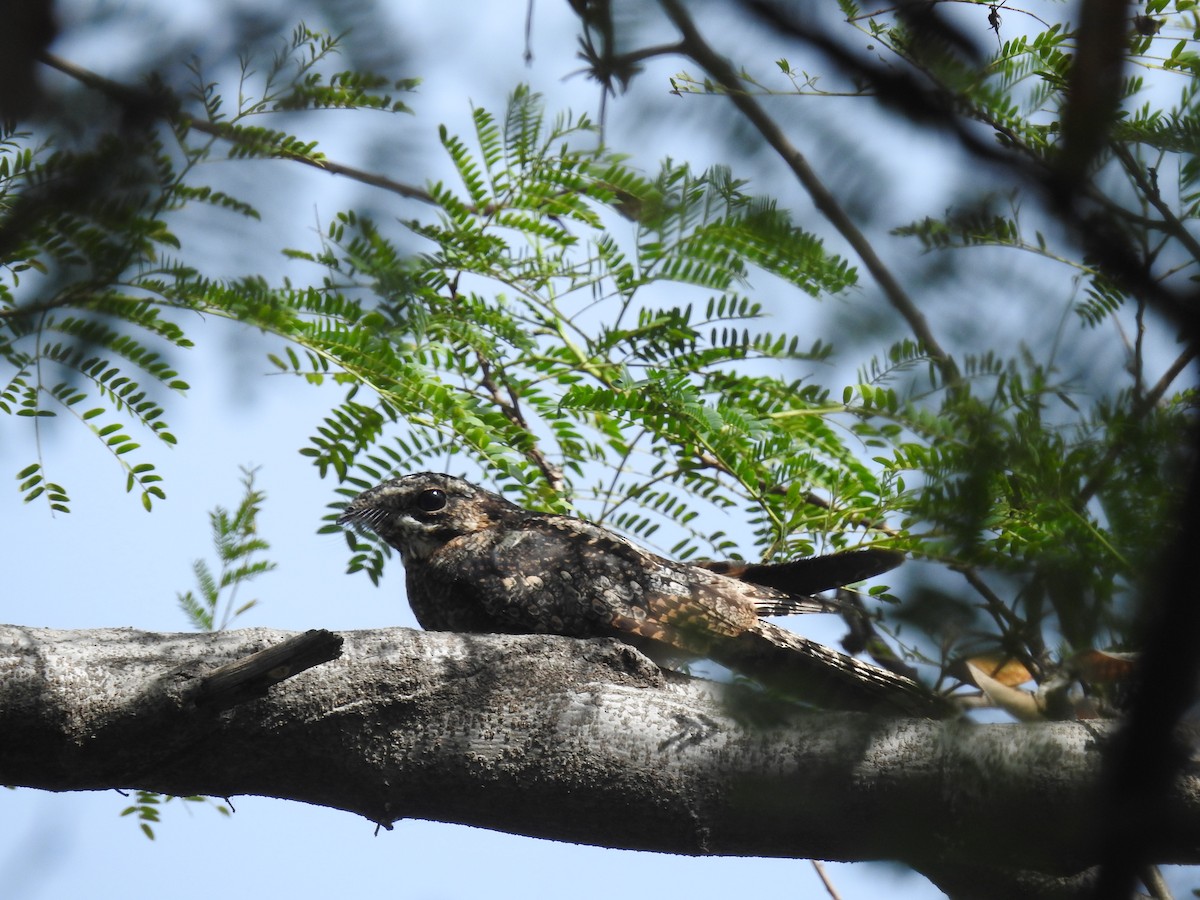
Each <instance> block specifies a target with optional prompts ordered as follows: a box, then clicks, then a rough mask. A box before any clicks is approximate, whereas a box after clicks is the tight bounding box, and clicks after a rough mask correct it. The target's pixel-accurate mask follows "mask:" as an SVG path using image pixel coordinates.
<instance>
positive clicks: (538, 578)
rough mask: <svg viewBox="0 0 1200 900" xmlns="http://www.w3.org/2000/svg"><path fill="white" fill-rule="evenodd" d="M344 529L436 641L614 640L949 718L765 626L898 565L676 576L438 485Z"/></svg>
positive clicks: (432, 482) (858, 556)
mask: <svg viewBox="0 0 1200 900" xmlns="http://www.w3.org/2000/svg"><path fill="white" fill-rule="evenodd" d="M338 521H339V522H340V523H341V524H344V525H353V526H356V527H361V528H367V529H370V530H371V531H374V532H375V533H376V534H377V535H379V537H381V538H382V539H383V540H384V541H386V542H387V543H388V544H390V545H391V546H392V547H395V548H396V549H397V550H399V551H400V554H401V557H402V558H403V560H404V566H405V570H406V573H407V582H408V599H409V603H410V604H411V605H412V608H413V612H414V613H415V614H416V617H417V621H418V622H420V623H421V626H422V627H424V628H426V629H428V630H432V631H462V632H491V633H504V634H528V633H533V634H561V635H566V636H568V637H578V638H594V637H617V638H621V639H623V640H626V641H628V642H630V643H632V644H634V645H635V646H638V647H639V648H641V649H643V650H645V651H647V652H648V653H650V654H652V655H653V656H655V658H658V659H663V658H664V657H669V656H671V655H674V656H676V657H679V656H685V657H706V658H710V659H713V660H715V661H716V662H719V663H722V664H723V665H726V666H728V667H729V668H732V669H734V670H735V671H739V672H742V673H744V674H746V675H749V676H751V677H753V678H756V679H759V680H761V681H763V682H764V683H768V684H771V685H773V686H777V687H781V688H783V689H786V690H788V691H790V692H793V693H795V694H797V695H798V696H802V697H804V698H806V699H809V700H811V701H813V702H816V703H820V704H821V705H827V706H843V707H847V708H853V709H864V710H875V711H889V712H893V713H908V714H917V715H932V714H937V713H938V712H943V711H944V707H942V705H941V703H940V701H939V700H938V699H937V698H935V697H933V696H932V695H930V694H929V693H928V692H927V691H926V690H925V689H924V688H922V687H921V686H920V685H918V684H917V683H915V682H913V681H911V680H910V679H907V678H903V677H901V676H899V675H895V674H893V673H891V672H888V671H885V670H883V669H879V668H876V667H875V666H871V665H867V664H866V663H862V662H859V661H858V660H855V659H853V658H851V657H848V656H846V655H844V654H841V653H838V652H837V651H835V650H832V649H830V648H828V647H824V646H822V645H820V644H817V643H815V642H813V641H809V640H807V639H805V638H802V637H800V636H799V635H796V634H793V633H792V632H789V631H785V630H784V629H781V628H778V627H777V626H775V625H772V624H771V623H769V622H764V621H763V620H762V619H761V618H760V617H761V616H764V615H780V614H787V613H797V612H820V611H825V610H828V609H830V608H831V605H830V604H829V603H828V602H826V601H822V600H820V599H818V598H815V597H812V596H809V594H811V593H815V592H816V591H820V590H824V589H827V588H831V587H837V586H840V585H843V584H846V583H848V582H851V581H857V580H860V579H862V578H866V577H869V576H870V575H874V574H877V573H879V572H883V571H887V570H888V569H891V568H893V567H894V566H896V565H898V564H899V563H900V561H901V559H902V558H901V557H900V556H899V555H898V554H896V553H892V552H889V551H883V550H863V551H858V552H855V553H843V554H834V555H831V556H824V557H814V558H812V559H807V560H797V561H795V562H792V563H784V564H780V565H749V564H745V563H700V564H689V563H680V562H673V561H671V560H668V559H664V558H663V557H660V556H657V555H655V554H653V553H650V552H649V551H647V550H644V549H642V548H641V547H638V546H637V545H635V544H633V543H631V542H630V541H628V540H626V539H625V538H623V537H621V536H619V535H617V534H614V533H613V532H611V531H608V530H607V529H605V528H602V527H600V526H598V525H594V524H592V523H590V522H586V521H584V520H582V519H577V518H574V517H571V516H560V515H547V514H544V513H536V512H531V511H529V510H526V509H522V508H521V507H519V506H516V505H515V504H513V503H510V502H509V501H508V500H505V499H504V498H503V497H501V496H499V495H498V494H494V493H492V492H490V491H486V490H484V489H482V488H479V487H476V486H475V485H473V484H470V483H469V482H467V481H464V480H462V479H461V478H455V477H452V476H450V475H441V474H436V473H430V472H424V473H421V474H416V475H407V476H405V477H403V478H397V479H394V480H392V481H386V482H384V483H383V484H380V485H379V486H377V487H374V488H372V489H370V490H368V491H364V492H363V493H362V494H360V495H359V496H358V497H356V498H355V499H354V500H353V501H351V503H350V504H349V505H348V506H347V507H346V510H345V512H344V513H343V515H342V516H341V518H340V519H339V520H338Z"/></svg>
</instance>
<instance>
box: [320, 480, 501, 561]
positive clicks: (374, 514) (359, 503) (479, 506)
mask: <svg viewBox="0 0 1200 900" xmlns="http://www.w3.org/2000/svg"><path fill="white" fill-rule="evenodd" d="M523 513H524V510H522V509H521V508H520V507H519V506H516V505H515V504H512V503H510V502H508V501H507V500H505V499H504V498H503V497H501V496H500V495H499V494H493V493H492V492H491V491H485V490H484V489H483V488H480V487H476V486H475V485H473V484H471V483H470V482H469V481H463V479H461V478H455V477H454V476H453V475H443V474H440V473H437V472H420V473H418V474H416V475H405V476H404V477H402V478H394V479H392V480H391V481H385V482H383V483H382V484H379V485H376V486H375V487H373V488H371V489H370V490H366V491H363V492H362V493H361V494H359V495H358V496H357V497H355V498H354V499H353V500H351V501H350V503H349V505H347V507H346V509H345V510H344V511H343V512H342V514H341V516H339V517H338V524H339V525H349V526H352V527H354V528H359V529H367V530H370V531H373V532H375V534H377V535H379V537H381V538H382V539H383V540H384V541H386V542H387V543H388V544H390V545H391V546H393V547H395V548H396V549H397V550H399V551H400V555H401V556H402V557H403V558H404V560H405V562H419V561H420V560H423V559H426V558H428V557H429V555H430V554H432V553H433V552H434V551H436V550H438V549H439V548H441V547H443V546H445V545H446V544H447V543H448V542H449V541H452V540H454V538H456V537H460V536H462V535H464V534H472V533H474V532H477V531H483V530H484V529H487V528H494V527H496V526H497V525H500V524H501V523H503V522H506V521H511V520H512V519H513V517H515V516H519V515H522V514H523Z"/></svg>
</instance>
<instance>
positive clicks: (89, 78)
mask: <svg viewBox="0 0 1200 900" xmlns="http://www.w3.org/2000/svg"><path fill="white" fill-rule="evenodd" d="M42 62H44V63H45V64H46V65H48V66H50V67H51V68H52V69H57V70H58V71H60V72H62V73H63V74H64V75H67V76H69V77H71V78H74V79H75V80H76V81H78V82H80V83H81V84H83V85H86V86H87V87H89V88H92V89H93V90H97V91H99V92H100V93H102V94H104V95H105V96H106V97H108V98H110V99H111V100H114V101H115V102H117V103H119V104H120V105H121V106H122V107H124V108H125V109H126V110H127V111H133V113H134V114H135V115H136V116H137V117H145V116H149V117H152V118H155V119H163V120H166V121H169V122H172V123H173V124H175V125H177V126H179V127H182V128H186V129H191V130H193V131H199V132H201V133H202V134H207V135H210V136H211V137H215V138H218V139H220V140H224V141H228V142H229V143H232V144H245V143H247V141H246V140H245V139H243V138H242V137H241V136H240V135H239V133H238V132H237V130H236V129H235V128H234V127H233V126H230V125H221V124H217V123H214V122H210V121H208V120H207V119H200V118H197V117H196V116H193V115H191V114H190V113H186V112H184V111H183V110H181V109H180V108H179V103H178V99H177V98H175V97H173V96H171V95H164V94H155V93H151V92H149V91H145V90H141V89H138V88H132V87H129V86H128V85H125V84H121V83H120V82H118V81H113V80H111V79H109V78H105V77H104V76H102V75H97V74H96V73H95V72H91V71H89V70H87V69H85V68H83V67H82V66H77V65H75V63H72V62H69V61H68V60H65V59H62V58H61V57H58V56H54V55H53V54H51V53H45V54H43V55H42ZM272 156H274V157H275V158H277V159H286V160H289V161H291V162H297V163H301V164H302V165H306V166H311V167H312V168H314V169H320V170H321V171H322V172H328V173H330V174H331V175H342V176H344V177H346V178H350V179H352V180H354V181H358V182H361V183H362V184H367V185H370V186H371V187H377V188H382V189H383V190H385V191H390V192H391V193H393V194H399V195H400V196H401V197H408V198H409V199H412V200H420V201H421V202H422V203H429V204H434V205H436V203H437V201H436V200H434V198H433V196H432V195H431V194H430V193H429V192H428V191H426V190H424V189H423V188H419V187H416V186H414V185H411V184H405V183H404V182H401V181H396V180H394V179H391V178H388V177H386V176H384V175H379V174H377V173H375V172H368V171H366V170H364V169H358V168H355V167H354V166H348V165H345V164H344V163H339V162H335V161H334V160H331V159H315V158H313V157H309V156H302V155H300V154H297V153H288V152H286V151H274V152H273V153H272Z"/></svg>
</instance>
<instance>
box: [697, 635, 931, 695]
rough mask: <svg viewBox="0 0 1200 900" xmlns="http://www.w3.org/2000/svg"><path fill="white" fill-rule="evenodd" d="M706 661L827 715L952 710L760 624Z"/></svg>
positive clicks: (913, 686) (871, 669)
mask: <svg viewBox="0 0 1200 900" xmlns="http://www.w3.org/2000/svg"><path fill="white" fill-rule="evenodd" d="M718 644H719V645H718V646H714V647H712V648H711V650H710V651H709V653H708V655H709V657H711V658H712V659H713V660H714V661H715V662H718V663H720V664H721V665H723V666H728V667H729V668H730V669H733V670H734V671H736V672H740V673H742V674H744V675H748V676H750V677H751V678H754V679H755V680H757V681H759V682H761V683H762V684H764V685H765V686H767V687H770V688H775V689H777V690H780V691H783V692H785V693H787V694H789V695H792V696H795V697H797V698H798V699H801V700H804V701H806V702H809V703H813V704H815V705H817V706H820V707H823V708H826V709H845V710H855V711H858V712H872V713H881V714H885V715H898V716H920V717H923V718H944V717H946V716H948V715H951V714H952V713H953V712H954V706H953V704H952V703H950V701H948V700H946V698H944V697H940V696H938V695H937V694H934V693H933V692H932V691H930V690H929V689H928V688H926V687H925V686H924V685H922V684H920V683H918V682H916V681H913V680H912V679H911V678H905V677H904V676H903V675H897V674H895V673H894V672H889V671H888V670H887V669H881V668H879V667H878V666H873V665H871V664H869V663H865V662H861V661H860V660H857V659H854V658H853V657H851V656H847V655H846V654H844V653H839V652H838V651H837V650H834V649H833V648H831V647H826V646H825V645H824V644H818V643H817V642H816V641H810V640H808V639H807V638H803V637H801V636H800V635H798V634H794V633H792V632H790V631H785V630H784V629H782V628H779V627H777V626H775V625H772V624H771V623H770V622H759V623H758V624H757V625H756V626H755V627H753V628H750V629H747V630H746V631H744V632H742V633H741V634H739V635H737V636H736V637H732V638H725V639H723V640H721V641H720V642H718Z"/></svg>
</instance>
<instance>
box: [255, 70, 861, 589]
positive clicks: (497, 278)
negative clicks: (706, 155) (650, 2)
mask: <svg viewBox="0 0 1200 900" xmlns="http://www.w3.org/2000/svg"><path fill="white" fill-rule="evenodd" d="M474 127H475V134H474V135H473V136H472V138H471V140H469V141H468V140H466V139H463V138H460V137H458V136H455V135H452V134H450V133H448V132H447V131H446V130H445V129H443V130H442V132H441V140H442V144H443V146H444V147H445V149H446V152H447V154H448V155H449V157H450V159H451V161H452V162H453V164H454V167H455V169H456V170H457V173H458V181H459V183H458V184H455V185H452V184H448V183H437V184H433V185H431V186H430V187H429V194H430V196H431V197H433V198H434V200H435V201H436V205H437V211H436V215H435V216H434V217H433V219H432V220H429V219H423V220H422V219H413V220H410V221H408V222H407V223H406V224H407V226H408V228H409V229H410V231H412V232H413V233H415V234H416V235H418V236H419V237H421V238H423V239H424V240H425V242H426V246H425V249H424V250H423V252H421V253H420V254H419V255H418V257H417V258H416V259H405V258H404V257H403V256H402V255H401V254H400V253H399V252H398V251H397V250H396V245H395V238H389V237H388V236H385V234H384V233H383V230H382V229H381V228H380V227H379V226H378V225H377V224H376V223H374V222H370V221H365V220H363V219H361V218H360V217H358V216H356V215H354V214H352V213H343V214H341V215H339V216H338V217H336V219H335V220H334V221H333V222H332V223H331V225H330V226H329V228H328V232H327V236H326V242H325V245H324V246H323V247H321V248H320V250H319V251H315V252H307V253H306V252H304V251H298V250H297V251H292V254H293V255H294V256H299V257H303V258H306V259H309V260H311V261H314V262H319V263H322V264H324V265H326V266H327V267H328V268H329V270H330V274H329V277H328V278H327V280H326V287H325V289H324V290H319V291H314V290H311V289H305V290H302V291H301V290H295V291H290V292H286V293H285V294H284V297H283V300H282V304H281V305H283V306H285V307H287V308H289V309H292V310H295V311H297V312H298V313H299V316H298V318H297V320H296V321H295V322H293V323H292V326H293V327H294V329H295V330H294V331H293V333H292V336H293V339H297V337H298V340H297V343H298V345H299V346H298V347H297V350H296V351H294V352H289V353H287V354H284V355H280V354H276V355H275V356H274V357H273V359H272V361H273V362H274V364H275V365H276V366H277V367H279V369H280V370H282V371H286V372H292V373H295V374H298V375H301V376H303V377H305V378H308V379H309V380H316V381H324V380H329V379H332V380H342V381H349V383H350V384H351V388H350V390H349V396H348V398H347V401H346V402H345V403H344V404H342V405H341V406H340V407H338V408H337V409H336V410H334V411H333V412H332V413H331V414H330V415H329V416H328V417H326V419H325V421H324V422H323V423H322V424H321V426H320V427H319V428H318V430H317V433H316V434H314V436H313V438H312V440H311V442H310V446H309V447H307V448H305V450H304V451H303V452H304V453H306V454H307V455H309V456H310V457H311V458H312V460H313V462H314V464H315V465H316V466H317V467H318V468H319V469H320V470H321V472H322V473H328V472H333V473H335V474H336V475H337V477H338V478H339V480H340V481H341V482H342V483H343V485H342V487H341V488H340V492H341V493H342V494H343V495H345V496H351V495H352V494H353V493H355V492H357V491H358V490H361V489H362V488H364V487H367V486H369V485H370V484H373V483H375V482H376V481H378V480H379V479H380V478H382V477H386V476H387V475H388V474H389V473H394V472H398V471H409V470H413V469H417V468H422V467H425V468H429V467H440V468H466V469H469V470H472V471H476V472H478V471H480V470H482V471H483V472H484V473H486V474H485V475H484V477H486V478H487V479H489V480H492V481H495V482H499V483H500V484H501V485H503V486H507V487H509V488H511V489H512V490H513V491H515V492H516V493H517V494H518V495H519V497H520V499H521V500H522V501H523V502H526V503H528V504H531V505H539V506H542V507H546V508H558V509H563V508H567V507H569V506H571V505H575V504H577V503H579V504H583V506H584V508H585V509H586V510H587V511H588V512H589V513H590V514H592V515H594V516H596V517H599V518H608V517H614V518H613V521H615V522H616V523H617V524H618V525H620V526H621V527H623V528H626V529H627V530H629V531H630V532H632V533H634V534H637V535H640V536H641V537H649V536H650V535H651V534H652V533H653V531H654V530H655V529H656V528H658V527H659V526H660V525H662V524H663V523H664V522H671V523H672V524H674V525H676V526H683V531H682V536H681V537H678V538H677V539H676V540H674V541H673V542H672V544H671V547H670V549H672V551H673V552H675V553H677V554H679V555H681V556H687V555H691V554H695V553H697V552H700V551H701V550H703V551H704V552H708V553H711V552H714V551H721V552H729V551H730V550H731V549H733V548H732V547H731V546H730V545H729V542H728V541H727V540H726V539H725V537H724V535H723V532H722V530H720V529H715V530H714V529H711V528H708V529H705V528H701V527H699V525H700V522H701V521H702V520H701V519H700V518H697V515H696V508H697V507H699V508H703V507H704V506H706V505H707V506H714V505H715V506H716V507H718V508H721V507H726V508H728V507H739V508H743V509H747V510H751V511H753V512H752V513H751V514H752V515H754V516H755V517H756V519H755V524H756V526H757V528H758V531H759V535H760V538H761V541H762V543H763V545H764V547H765V548H766V549H767V550H768V552H772V553H773V552H787V553H793V552H796V551H797V550H799V549H805V548H809V549H811V547H812V537H811V535H808V536H806V537H800V536H799V534H800V532H802V531H803V530H804V528H803V526H804V522H803V516H800V515H798V514H796V513H795V511H794V510H793V509H788V508H787V503H788V498H787V495H786V492H784V493H782V494H781V493H780V491H781V489H782V487H783V486H785V485H790V484H801V483H804V484H808V485H809V486H820V487H827V488H828V489H829V492H830V493H835V494H837V495H838V497H839V502H838V503H837V504H835V505H834V506H833V507H832V509H833V510H841V509H842V503H841V500H842V498H849V497H852V496H853V497H855V498H856V499H855V500H854V501H853V502H852V503H851V502H849V500H848V499H847V503H846V505H847V507H848V508H853V509H855V510H858V509H860V507H862V506H864V505H866V503H867V501H866V500H865V499H864V498H863V496H861V495H862V492H863V491H864V487H863V484H861V483H859V482H858V481H856V480H855V479H854V478H849V477H847V475H846V473H845V472H844V471H843V470H842V467H843V464H844V463H846V462H847V461H850V460H853V454H852V453H851V452H850V451H849V450H847V448H846V447H845V446H844V445H843V443H842V442H841V441H840V440H838V439H837V438H836V437H834V435H833V431H832V429H829V428H823V427H822V426H821V424H820V419H819V417H816V416H814V417H813V418H812V420H811V423H810V425H809V427H808V428H807V429H806V430H803V431H801V432H800V433H798V434H793V433H791V432H786V431H781V430H780V429H777V428H774V427H773V426H772V424H771V416H773V415H777V414H779V413H780V412H781V411H785V410H796V409H812V408H814V407H818V406H822V405H826V404H827V400H826V399H825V397H824V396H823V392H822V391H820V390H819V389H816V388H810V387H808V386H804V385H800V384H787V385H775V384H774V382H773V381H771V380H770V379H768V380H767V382H768V384H766V385H758V381H759V380H756V379H754V378H752V377H751V376H749V375H747V374H744V373H745V372H746V370H747V369H748V367H750V366H752V365H754V364H757V363H760V362H761V361H766V360H770V361H785V360H806V361H813V360H820V359H823V358H824V357H825V355H826V354H827V352H828V348H826V347H825V346H823V345H822V344H820V343H813V344H811V345H809V344H801V342H800V341H799V340H798V339H797V338H795V337H794V336H789V335H785V334H778V333H772V332H770V331H767V330H764V329H763V328H762V327H761V324H762V322H763V319H764V317H763V314H762V310H761V307H760V305H759V304H758V303H757V302H755V301H754V300H752V299H751V298H750V297H749V296H748V295H746V294H744V293H743V290H744V289H745V288H747V287H748V286H749V283H750V279H751V276H752V275H755V274H756V273H757V276H758V277H766V275H768V274H769V275H770V276H772V277H774V278H776V279H778V280H779V281H780V282H781V283H783V284H785V285H788V286H791V287H793V288H797V289H799V290H800V291H802V292H804V293H807V294H813V295H821V294H830V293H836V292H840V291H843V290H845V289H846V288H848V287H850V286H851V285H852V284H853V283H854V277H855V273H854V271H853V269H852V268H851V267H850V266H849V265H847V264H846V263H845V261H843V260H841V259H839V258H837V257H835V256H833V255H831V254H829V253H827V252H826V251H825V250H824V249H823V247H822V246H821V242H820V241H819V240H817V239H816V238H815V237H813V236H812V235H811V234H808V233H807V232H805V231H804V230H802V229H800V228H798V227H797V226H796V225H795V224H794V223H792V222H791V221H790V219H789V217H788V215H787V214H785V213H784V212H782V211H781V210H779V209H777V208H776V207H775V206H774V204H773V203H771V202H770V201H768V200H764V199H762V198H757V197H755V196H753V195H752V194H750V193H748V192H747V190H746V185H745V183H744V182H740V181H738V180H737V179H735V178H734V177H733V175H732V174H731V173H730V172H729V171H728V170H727V169H724V168H717V169H714V170H712V171H709V172H703V173H696V172H693V171H692V170H691V169H690V168H688V167H687V166H681V165H676V164H674V163H671V162H667V163H666V164H664V165H663V167H662V169H661V170H660V171H659V172H658V173H656V174H655V175H653V176H649V175H646V174H643V173H641V172H639V171H637V170H635V169H633V168H631V167H630V166H628V165H627V164H626V163H624V162H623V161H622V159H621V158H620V157H618V156H616V155H614V154H612V153H609V152H607V151H598V150H595V149H593V147H594V144H595V141H596V133H595V127H594V125H593V124H592V122H591V121H590V120H589V119H587V118H586V117H580V116H571V115H566V114H564V115H559V116H557V117H554V118H550V117H549V116H547V114H546V113H545V111H544V110H543V107H542V104H541V101H540V98H539V97H538V96H537V95H535V94H533V93H531V92H530V91H529V90H528V89H526V88H520V89H518V90H517V91H516V92H515V93H514V94H513V95H512V97H511V99H510V102H509V106H508V109H507V110H506V111H505V112H504V114H503V115H502V116H498V115H493V114H491V113H490V112H488V111H485V110H476V111H475V113H474ZM364 293H365V295H366V296H367V297H368V298H370V299H365V300H364V299H361V297H362V296H363V294H364ZM364 389H369V391H370V394H369V395H367V394H365V393H364ZM798 431H799V430H798ZM818 432H819V435H818ZM455 456H460V457H462V459H461V461H455V460H454V459H453V457H455ZM854 471H855V472H856V473H857V475H858V476H861V477H866V478H867V479H868V480H869V481H871V480H873V479H871V478H870V475H869V473H868V472H867V471H866V469H865V468H864V467H862V466H856V467H855V469H854ZM835 472H836V473H837V474H836V475H835V474H834V473H835ZM867 490H869V491H871V492H874V487H873V485H872V486H870V487H869V488H867ZM634 506H637V507H639V508H640V509H641V510H642V512H640V513H637V514H633V513H631V512H629V511H627V509H626V508H627V507H630V508H632V507H634ZM873 512H874V513H875V514H878V509H874V510H873ZM335 515H336V513H335V512H331V513H330V522H331V524H330V525H329V526H327V529H328V530H330V531H332V530H334V527H333V525H332V518H334V517H335ZM839 515H840V513H839V512H831V511H830V509H826V510H822V511H821V519H822V525H823V526H829V525H834V526H836V524H837V519H838V516H839ZM352 542H353V544H354V551H355V555H354V557H353V559H352V562H351V568H352V569H363V570H365V571H367V572H368V573H369V574H370V575H371V577H373V578H378V576H379V573H380V571H381V566H382V563H383V559H384V558H385V556H386V552H387V551H386V548H382V547H379V546H374V545H369V544H364V543H362V542H361V539H359V538H353V539H352Z"/></svg>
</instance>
